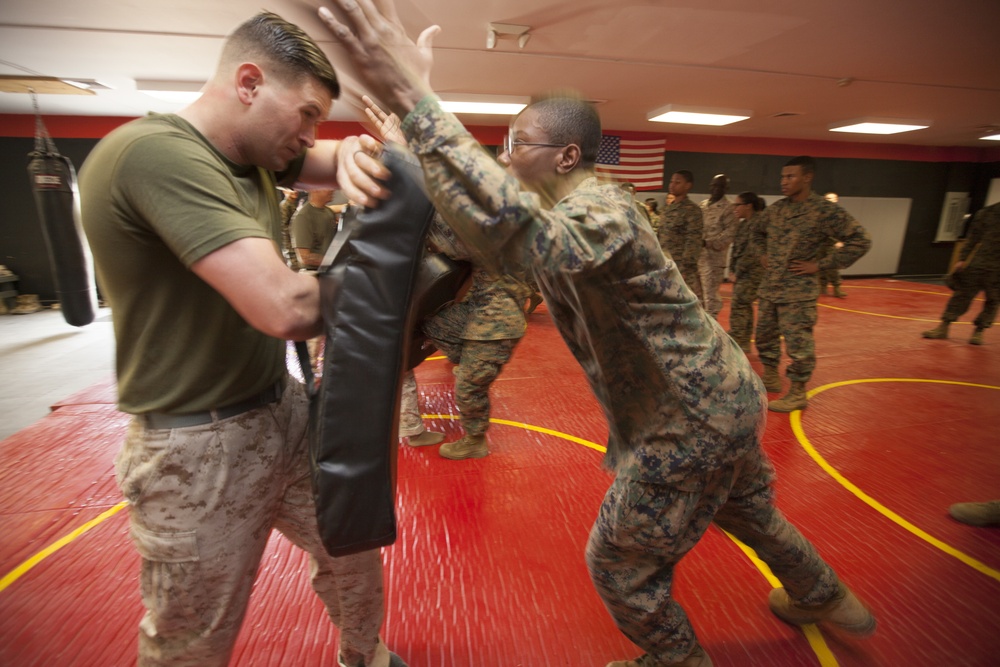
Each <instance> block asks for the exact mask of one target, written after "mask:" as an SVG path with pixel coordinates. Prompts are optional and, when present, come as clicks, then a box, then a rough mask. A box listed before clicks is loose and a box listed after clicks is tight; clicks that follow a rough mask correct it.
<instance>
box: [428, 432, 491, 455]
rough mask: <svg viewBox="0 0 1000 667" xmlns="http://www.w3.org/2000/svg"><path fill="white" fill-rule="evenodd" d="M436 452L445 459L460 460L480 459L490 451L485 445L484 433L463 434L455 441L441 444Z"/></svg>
mask: <svg viewBox="0 0 1000 667" xmlns="http://www.w3.org/2000/svg"><path fill="white" fill-rule="evenodd" d="M438 453H439V454H441V456H443V457H445V458H446V459H451V460H452V461H460V460H462V459H481V458H483V457H484V456H486V455H487V454H489V453H490V450H489V449H487V447H486V436H485V435H468V434H466V435H463V436H462V437H461V438H459V439H458V440H456V441H455V442H446V443H445V444H443V445H441V449H439V450H438Z"/></svg>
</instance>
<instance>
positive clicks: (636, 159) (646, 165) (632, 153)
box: [597, 134, 665, 190]
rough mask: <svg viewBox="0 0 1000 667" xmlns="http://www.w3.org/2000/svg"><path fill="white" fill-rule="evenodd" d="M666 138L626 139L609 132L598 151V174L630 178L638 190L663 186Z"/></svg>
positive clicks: (620, 178)
mask: <svg viewBox="0 0 1000 667" xmlns="http://www.w3.org/2000/svg"><path fill="white" fill-rule="evenodd" d="M664 148H665V142H664V140H663V139H651V140H645V139H644V140H635V139H622V138H621V137H615V136H611V135H608V134H605V135H604V136H603V137H601V148H600V150H599V151H598V152H597V175H598V176H602V177H604V178H609V179H612V180H616V181H629V182H630V183H632V184H633V185H635V187H636V189H637V190H660V189H662V188H663V151H664Z"/></svg>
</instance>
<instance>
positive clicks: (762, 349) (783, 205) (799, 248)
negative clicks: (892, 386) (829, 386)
mask: <svg viewBox="0 0 1000 667" xmlns="http://www.w3.org/2000/svg"><path fill="white" fill-rule="evenodd" d="M815 172H816V166H815V162H814V161H813V159H812V158H810V157H808V156H805V155H803V156H799V157H796V158H792V159H791V160H789V161H788V162H787V163H786V164H785V166H784V168H782V170H781V193H782V194H783V195H785V198H784V199H780V200H778V201H777V202H775V203H774V204H772V205H771V206H768V207H767V208H766V209H764V212H763V213H762V214H761V218H762V219H761V221H760V224H758V225H755V226H754V227H753V239H754V242H755V243H756V244H757V245H758V246H759V247H760V248H761V249H762V251H763V253H764V256H763V260H764V267H765V269H766V272H765V274H764V280H763V282H761V285H760V290H759V292H758V296H759V297H760V303H759V304H758V305H757V352H758V354H759V355H760V360H761V361H762V362H763V364H764V387H765V388H767V390H768V391H772V392H777V391H781V377H780V376H779V375H778V362H779V361H780V360H781V337H782V336H784V339H785V349H786V351H787V352H788V356H789V357H791V359H792V363H791V364H789V365H788V369H787V371H786V372H787V375H788V378H789V379H790V380H791V381H792V386H791V388H790V389H789V391H788V394H786V395H785V396H784V397H782V398H780V399H776V400H773V401H771V402H770V403H769V404H768V409H770V410H773V411H775V412H791V411H793V410H801V409H804V408H805V407H806V405H807V404H808V399H807V397H806V382H808V381H809V378H810V377H812V372H813V369H814V368H815V367H816V348H815V344H814V342H813V327H814V326H815V325H816V299H817V298H819V282H818V281H817V278H816V273H817V272H818V271H820V270H823V269H830V268H836V269H843V268H847V267H848V266H850V265H851V264H853V263H854V262H856V261H857V260H858V259H859V258H860V257H861V256H863V255H864V254H865V253H866V252H868V249H869V248H870V247H871V244H872V242H871V238H870V237H869V236H868V232H866V231H865V228H864V227H862V226H861V225H860V224H858V221H857V220H855V219H854V218H852V217H851V215H850V214H849V213H848V212H847V211H845V210H844V209H842V208H841V207H840V206H837V205H836V204H833V203H830V202H828V201H826V200H825V199H823V198H822V197H820V196H819V195H817V194H816V193H814V192H813V191H812V180H813V176H814V174H815ZM828 238H834V239H836V240H838V241H841V242H842V243H843V244H844V247H843V248H842V249H841V250H839V251H838V252H836V253H833V254H831V255H827V256H826V257H824V258H823V259H822V260H819V259H818V258H819V256H820V254H821V251H822V248H823V246H824V245H825V244H826V243H827V239H828Z"/></svg>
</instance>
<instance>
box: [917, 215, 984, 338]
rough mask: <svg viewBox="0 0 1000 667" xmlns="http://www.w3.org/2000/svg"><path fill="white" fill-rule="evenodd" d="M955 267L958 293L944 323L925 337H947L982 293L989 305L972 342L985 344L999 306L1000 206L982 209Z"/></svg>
mask: <svg viewBox="0 0 1000 667" xmlns="http://www.w3.org/2000/svg"><path fill="white" fill-rule="evenodd" d="M959 258H960V261H958V262H956V263H955V266H954V267H953V268H952V277H953V280H954V283H955V293H954V294H952V295H951V298H950V299H948V305H946V306H945V308H944V313H943V314H942V315H941V324H939V325H937V326H936V327H934V328H933V329H931V330H929V331H925V332H924V333H923V336H924V338H947V337H948V325H949V324H951V323H952V322H954V321H955V320H957V319H958V318H959V317H961V316H962V315H963V314H965V311H967V310H968V309H969V306H971V305H972V300H973V299H974V298H975V297H976V295H977V294H979V291H980V290H985V292H986V303H984V304H983V309H982V311H980V313H979V316H978V317H976V322H975V324H976V330H975V332H974V333H973V334H972V338H970V339H969V343H971V344H972V345H982V344H983V331H985V330H986V329H988V328H990V326H991V325H992V324H993V320H994V319H995V318H996V316H997V305H998V304H1000V203H996V204H993V205H992V206H987V207H986V208H982V209H979V212H978V213H976V217H974V218H973V219H972V225H971V226H970V227H969V237H968V240H966V242H965V246H964V247H963V248H962V252H961V253H960V254H959Z"/></svg>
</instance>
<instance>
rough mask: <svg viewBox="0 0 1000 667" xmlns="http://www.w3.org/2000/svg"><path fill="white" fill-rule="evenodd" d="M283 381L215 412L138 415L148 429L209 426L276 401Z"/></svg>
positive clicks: (283, 384) (282, 387)
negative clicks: (214, 422)
mask: <svg viewBox="0 0 1000 667" xmlns="http://www.w3.org/2000/svg"><path fill="white" fill-rule="evenodd" d="M284 386H285V383H284V381H283V380H279V381H278V382H275V383H274V384H273V385H271V386H270V387H268V388H267V389H265V390H264V391H262V392H260V393H259V394H257V395H256V396H251V397H250V398H248V399H245V400H242V401H240V402H239V403H233V404H232V405H226V406H224V407H221V408H216V409H215V410H207V411H205V412H190V413H188V414H183V415H171V414H167V413H165V412H147V413H145V414H142V415H138V417H139V418H140V419H142V424H143V426H145V427H146V428H148V429H167V428H186V427H188V426H201V425H202V424H210V423H212V422H213V421H216V420H219V419H229V418H230V417H235V416H236V415H241V414H243V413H244V412H249V411H250V410H253V409H255V408H260V407H263V406H265V405H269V404H271V403H274V402H276V401H278V400H279V399H280V398H281V394H282V392H283V391H284Z"/></svg>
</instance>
